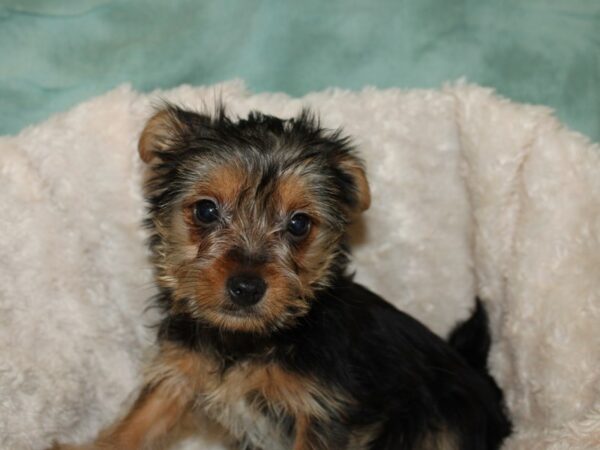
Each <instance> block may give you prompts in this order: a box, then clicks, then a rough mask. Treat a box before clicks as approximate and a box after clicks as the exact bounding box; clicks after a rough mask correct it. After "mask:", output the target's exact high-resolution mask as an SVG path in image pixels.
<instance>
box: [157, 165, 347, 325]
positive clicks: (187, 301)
mask: <svg viewBox="0 0 600 450" xmlns="http://www.w3.org/2000/svg"><path fill="white" fill-rule="evenodd" d="M207 164H212V163H210V162H207ZM207 173H208V175H207V176H205V177H200V179H199V180H198V181H197V182H195V183H193V184H191V185H190V188H189V194H187V195H186V196H185V198H183V199H182V200H181V206H180V207H178V208H174V209H173V212H172V213H171V215H170V217H158V218H156V219H155V225H156V228H157V230H159V232H160V233H161V234H162V243H161V246H160V248H159V249H158V251H157V252H156V253H157V254H158V257H157V258H155V264H156V265H157V267H158V268H159V270H158V276H157V280H158V282H159V284H160V285H161V286H164V287H167V288H169V289H171V290H172V291H173V293H174V304H173V305H172V308H173V311H175V312H182V311H185V310H187V312H189V313H191V314H192V315H193V316H195V317H198V318H204V319H206V320H208V321H209V322H210V323H212V324H213V325H217V326H219V327H223V328H227V329H230V330H236V331H253V332H257V331H258V332H265V331H268V330H272V329H275V328H280V327H282V326H284V325H286V324H289V323H290V322H291V321H293V320H295V318H296V317H298V316H300V315H303V314H304V313H305V312H306V311H307V310H308V308H309V302H310V300H311V298H312V296H313V290H314V289H315V288H317V287H322V286H324V285H325V283H326V282H327V277H326V274H327V271H328V270H329V267H330V265H331V263H332V261H333V260H334V259H335V258H336V256H337V254H336V251H337V247H338V241H339V239H340V237H341V230H339V229H335V230H334V229H328V228H327V227H326V226H323V224H322V219H323V218H322V217H321V215H320V214H321V212H320V211H321V210H320V209H319V208H320V207H321V205H319V204H318V201H317V200H316V199H315V197H314V193H313V192H312V191H311V189H310V186H309V185H308V184H307V180H306V179H305V178H304V177H302V176H300V175H299V174H298V173H296V172H293V171H291V172H290V173H286V174H283V175H281V176H280V177H279V178H278V179H277V180H274V184H273V188H272V189H271V190H269V191H268V193H267V194H265V195H264V196H263V197H260V195H261V194H255V189H256V184H257V183H258V182H259V180H255V179H252V177H250V176H249V175H250V174H249V173H248V172H247V171H244V170H242V169H241V168H240V165H239V164H236V162H235V161H232V162H231V163H227V164H223V163H221V164H215V167H214V168H211V169H210V170H208V171H207ZM256 195H258V197H256ZM201 199H211V200H213V201H215V202H216V203H217V205H218V206H219V208H220V212H221V214H222V221H221V222H220V224H219V225H217V226H215V227H211V226H203V225H202V224H199V223H197V221H196V219H195V217H194V205H195V204H196V203H197V202H198V201H199V200H201ZM297 212H303V213H306V214H308V215H309V216H310V217H311V219H312V226H311V229H310V232H309V234H308V235H307V236H306V237H305V238H304V239H302V240H300V241H293V242H292V241H291V240H290V237H289V236H288V235H286V227H287V220H289V218H290V217H291V215H293V214H294V213H297ZM234 248H238V249H241V251H242V252H245V253H248V254H249V255H252V254H255V253H256V254H258V253H264V254H265V255H266V260H265V261H264V262H260V263H256V264H253V265H252V266H245V265H244V264H243V263H242V262H240V261H239V260H236V259H235V258H233V257H231V255H230V254H229V252H230V250H232V249H234ZM243 271H250V272H252V273H255V274H256V275H258V276H261V277H262V278H263V279H264V280H265V282H266V283H267V291H266V293H265V296H264V298H263V299H262V300H261V302H259V304H257V305H256V306H254V307H253V308H251V309H249V310H248V314H247V315H245V316H244V315H238V314H236V315H234V314H232V313H228V311H227V309H228V307H229V308H230V307H231V306H232V305H231V301H230V300H229V297H228V293H227V290H226V285H227V280H228V279H229V277H231V276H234V275H236V274H237V273H239V272H243Z"/></svg>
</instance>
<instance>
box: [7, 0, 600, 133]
mask: <svg viewBox="0 0 600 450" xmlns="http://www.w3.org/2000/svg"><path fill="white" fill-rule="evenodd" d="M463 76H464V77H466V78H467V80H469V81H472V82H476V83H479V84H482V85H487V86H492V87H494V88H496V89H497V90H498V92H499V93H501V94H502V95H505V96H508V97H510V98H512V99H514V100H517V101H522V102H531V103H541V104H546V105H549V106H551V107H553V108H555V109H556V110H557V114H558V116H559V117H560V118H561V119H562V120H563V121H564V122H566V123H567V124H568V125H570V126H571V127H573V128H574V129H576V130H579V131H582V132H583V133H585V134H587V135H588V136H590V137H591V138H592V139H594V140H596V141H600V89H599V84H600V1H599V0H586V1H584V0H496V1H492V0H487V1H486V0H411V1H409V0H404V1H402V0H397V1H394V0H381V1H376V0H344V1H342V0H335V1H334V0H329V1H328V0H321V1H318V0H295V1H283V0H281V1H277V0H271V1H268V0H206V1H191V0H144V1H142V0H133V1H122V2H119V1H110V0H72V1H64V0H63V1H58V0H28V1H17V0H0V134H13V133H16V132H18V131H19V130H20V129H21V128H22V127H24V126H26V125H28V124H31V123H34V122H37V121H40V120H42V119H44V118H45V117H47V116H48V115H50V114H51V113H52V112H55V111H61V110H65V109H67V108H68V107H70V106H71V105H74V104H75V103H77V102H79V101H81V100H84V99H86V98H88V97H91V96H94V95H97V94H100V93H102V92H105V91H107V90H108V89H111V88H113V87H114V86H117V85H118V84H120V83H123V82H132V84H133V85H134V87H135V88H137V89H141V90H145V91H147V90H151V89H154V88H167V87H172V86H176V85H178V84H181V83H190V84H207V83H214V82H218V81H223V80H227V79H231V78H236V77H239V78H243V79H244V80H246V82H247V85H248V87H249V88H250V89H251V90H254V91H284V92H287V93H289V94H292V95H302V94H304V93H306V92H309V91H313V90H320V89H323V88H325V87H329V86H339V87H344V88H350V89H359V88H361V87H362V86H364V85H374V86H378V87H391V86H397V87H402V88H414V87H438V86H440V85H441V84H442V83H443V82H445V81H448V80H455V79H457V78H459V77H463Z"/></svg>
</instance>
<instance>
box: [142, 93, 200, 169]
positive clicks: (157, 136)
mask: <svg viewBox="0 0 600 450" xmlns="http://www.w3.org/2000/svg"><path fill="white" fill-rule="evenodd" d="M210 121H211V119H210V117H208V116H205V115H202V114H198V113H195V112H191V111H185V110H183V109H180V108H178V107H176V106H172V105H166V106H165V107H164V108H162V109H160V110H158V111H157V112H156V113H155V114H154V115H153V116H152V117H151V118H150V119H149V120H148V122H146V126H145V127H144V130H143V131H142V134H141V135H140V140H139V143H138V152H139V154H140V158H141V159H142V161H144V162H145V163H150V162H151V161H153V160H154V159H155V158H158V159H161V155H163V156H164V155H167V154H169V153H172V152H176V151H178V150H181V147H182V146H184V145H185V142H186V139H187V138H188V137H189V136H190V135H191V134H192V132H193V131H194V130H197V129H199V128H201V127H203V126H206V125H208V124H210Z"/></svg>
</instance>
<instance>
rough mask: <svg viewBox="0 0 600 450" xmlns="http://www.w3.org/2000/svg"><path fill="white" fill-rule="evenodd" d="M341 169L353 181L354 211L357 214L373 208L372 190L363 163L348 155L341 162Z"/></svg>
mask: <svg viewBox="0 0 600 450" xmlns="http://www.w3.org/2000/svg"><path fill="white" fill-rule="evenodd" d="M339 167H340V169H341V170H342V171H343V172H344V173H345V174H346V175H348V176H349V177H350V178H351V179H352V184H353V186H354V195H355V201H354V205H353V206H354V207H353V211H354V212H355V213H361V212H363V211H366V210H367V209H369V206H371V189H370V188H369V182H368V181H367V175H366V173H365V167H364V164H363V162H362V161H361V160H360V159H358V158H356V157H355V156H353V155H346V156H345V157H344V158H343V159H342V160H341V161H339Z"/></svg>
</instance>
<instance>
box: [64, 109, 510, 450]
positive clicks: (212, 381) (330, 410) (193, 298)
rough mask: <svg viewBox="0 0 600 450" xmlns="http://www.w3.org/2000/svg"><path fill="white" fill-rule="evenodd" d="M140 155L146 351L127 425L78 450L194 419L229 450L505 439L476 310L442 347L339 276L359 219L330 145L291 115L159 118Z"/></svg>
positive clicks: (172, 114) (351, 184)
mask: <svg viewBox="0 0 600 450" xmlns="http://www.w3.org/2000/svg"><path fill="white" fill-rule="evenodd" d="M140 155H141V157H142V159H143V160H144V161H145V162H146V163H147V164H148V165H147V167H148V177H147V182H146V196H147V199H148V202H149V218H148V221H147V226H148V228H149V230H150V232H151V238H150V248H151V251H152V255H153V262H154V265H155V268H156V282H157V285H158V287H159V289H160V294H159V296H158V299H157V302H158V304H159V305H160V306H161V307H163V308H164V311H165V317H164V320H163V321H162V323H161V325H160V329H159V333H158V338H159V352H158V354H157V356H156V358H155V359H154V361H153V363H152V364H151V365H150V367H149V369H148V371H147V374H146V382H145V385H144V388H143V390H142V392H141V393H140V395H139V398H138V399H137V401H136V403H135V404H134V406H133V407H132V409H131V410H130V412H129V413H128V415H127V416H126V417H124V418H123V419H122V420H121V421H119V422H118V423H116V424H115V425H114V426H113V427H111V428H110V429H108V430H106V431H105V432H103V433H102V434H101V436H100V437H99V438H98V440H97V441H96V442H95V443H94V444H92V445H91V446H88V447H85V448H97V449H141V448H148V447H151V446H153V445H155V444H156V443H157V442H160V440H161V439H162V438H163V437H164V436H165V435H167V434H168V433H169V432H170V431H172V430H173V429H174V428H175V427H176V425H177V424H178V423H180V422H182V421H184V420H185V417H186V416H187V415H188V414H196V413H201V414H206V415H207V416H208V417H210V418H211V419H213V420H215V421H216V422H218V423H220V424H221V425H223V427H224V428H225V429H227V430H228V432H229V433H230V435H231V436H232V437H233V439H234V441H235V444H234V445H235V446H236V447H237V448H239V449H261V450H279V449H281V450H289V449H293V450H309V449H310V450H317V449H323V450H338V449H339V450H392V449H394V450H395V449H399V450H403V449H404V450H417V449H424V450H450V449H456V450H458V449H461V450H463V449H464V450H470V449H473V450H475V449H496V448H498V447H499V445H500V443H501V441H502V439H503V438H504V437H505V436H506V435H507V434H508V433H509V430H510V424H509V422H508V420H507V419H506V417H505V415H504V411H503V406H502V395H501V392H500V390H499V389H498V388H497V386H496V385H495V383H494V382H493V380H492V379H491V377H489V375H488V374H487V373H486V370H485V361H486V358H487V350H488V347H489V336H488V333H487V319H486V316H485V312H484V311H483V309H482V307H481V305H480V303H478V305H477V309H476V311H475V313H474V315H473V316H472V318H471V319H469V320H468V321H467V322H466V323H465V324H463V325H461V326H460V327H458V328H457V329H456V330H455V332H454V333H453V335H452V337H451V339H450V342H451V344H452V345H449V344H448V343H446V342H444V341H443V340H442V339H440V338H438V337H437V336H435V335H434V334H433V333H431V332H430V331H429V330H428V329H427V328H425V327H424V326H423V325H421V324H420V323H418V322H417V321H416V320H414V319H412V318H410V317H409V316H407V315H405V314H403V313H402V312H400V311H398V310H397V309H395V308H394V307H393V306H391V305H390V304H388V303H386V302H385V301H383V300H382V299H380V298H379V297H377V296H376V295H375V294H373V293H372V292H370V291H368V290H367V289H365V288H363V287H362V286H360V285H358V284H356V283H354V282H353V281H352V279H351V277H350V276H348V275H347V274H346V266H347V262H348V252H347V246H346V238H347V236H346V229H347V226H348V224H349V223H350V222H351V221H352V220H353V218H354V217H355V216H356V215H357V214H358V213H360V212H361V211H363V210H365V209H366V208H367V207H368V206H369V203H370V195H369V187H368V183H367V180H366V177H365V172H364V169H363V166H362V163H361V161H360V160H359V159H358V158H357V157H356V155H355V154H354V150H353V149H352V147H351V145H350V142H349V140H348V139H347V138H344V137H341V134H340V133H339V132H328V131H326V130H323V129H322V128H320V127H319V125H318V123H317V122H316V120H315V119H314V118H313V117H311V115H310V114H308V113H303V114H301V115H300V116H299V117H298V118H296V119H292V120H280V119H277V118H275V117H271V116H264V115H261V114H251V115H250V116H249V117H248V119H245V120H239V121H237V122H236V121H232V120H231V119H229V118H228V117H226V115H225V113H224V112H223V111H222V110H221V111H218V112H217V113H216V114H215V115H214V116H213V117H209V116H207V115H202V114H197V113H193V112H188V111H184V110H181V109H178V108H175V107H172V106H167V107H166V108H165V109H163V110H162V111H160V112H158V113H157V114H156V115H155V116H154V117H153V118H152V119H151V120H150V121H149V122H148V124H147V125H146V128H145V130H144V132H143V133H142V136H141V138H140ZM61 448H62V447H61ZM65 448H66V447H65Z"/></svg>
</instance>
